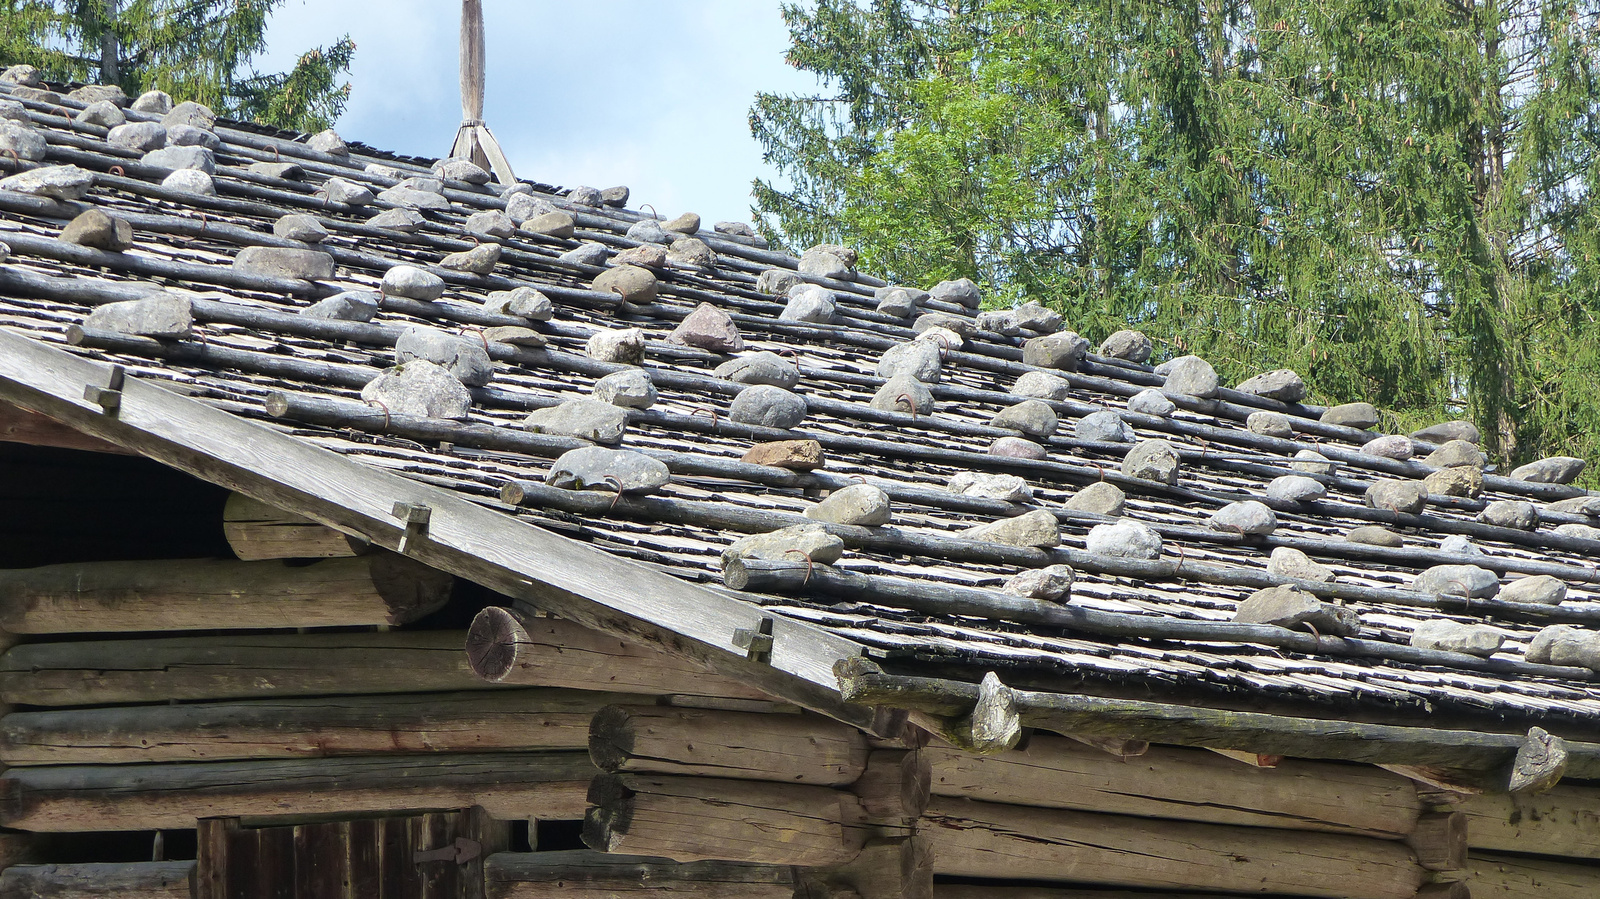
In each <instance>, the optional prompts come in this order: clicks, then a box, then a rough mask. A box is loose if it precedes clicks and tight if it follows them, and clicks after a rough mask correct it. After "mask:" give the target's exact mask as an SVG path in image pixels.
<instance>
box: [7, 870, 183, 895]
mask: <svg viewBox="0 0 1600 899" xmlns="http://www.w3.org/2000/svg"><path fill="white" fill-rule="evenodd" d="M193 877H194V862H192V861H177V862H124V863H117V864H105V863H101V864H79V865H18V866H15V867H10V868H7V869H5V872H4V873H0V899H189V896H190V892H191V884H192V882H193Z"/></svg>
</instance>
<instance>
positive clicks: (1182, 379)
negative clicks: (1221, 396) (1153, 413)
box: [1156, 356, 1221, 399]
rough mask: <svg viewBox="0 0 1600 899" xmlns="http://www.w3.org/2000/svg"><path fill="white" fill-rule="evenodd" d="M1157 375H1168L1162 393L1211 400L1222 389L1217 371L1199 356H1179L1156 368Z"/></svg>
mask: <svg viewBox="0 0 1600 899" xmlns="http://www.w3.org/2000/svg"><path fill="white" fill-rule="evenodd" d="M1156 373H1157V374H1161V375H1166V378H1167V380H1166V383H1165V384H1163V385H1162V387H1161V389H1162V391H1163V392H1165V393H1169V394H1176V395H1178V396H1193V397H1199V398H1200V399H1210V398H1212V397H1214V396H1216V395H1217V390H1218V389H1219V388H1220V387H1221V382H1219V381H1218V380H1217V371H1216V369H1214V368H1212V367H1211V363H1209V362H1207V361H1206V360H1204V359H1201V358H1200V357H1199V356H1179V357H1178V358H1176V359H1173V360H1171V361H1169V362H1165V363H1162V364H1161V365H1160V366H1158V367H1157V368H1156Z"/></svg>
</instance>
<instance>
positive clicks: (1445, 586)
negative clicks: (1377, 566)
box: [1411, 565, 1500, 599]
mask: <svg viewBox="0 0 1600 899" xmlns="http://www.w3.org/2000/svg"><path fill="white" fill-rule="evenodd" d="M1411 589H1413V590H1415V591H1417V592H1418V593H1426V594H1428V595H1430V596H1466V597H1469V598H1471V599H1488V598H1489V597H1491V596H1494V595H1495V594H1496V593H1499V592H1500V578H1499V577H1497V576H1496V575H1495V573H1494V572H1492V571H1490V570H1489V569H1487V568H1479V567H1478V566H1476V565H1435V566H1433V567H1432V568H1429V569H1428V570H1426V571H1424V572H1422V573H1421V574H1419V575H1417V576H1416V578H1415V579H1414V580H1413V581H1412V582H1411Z"/></svg>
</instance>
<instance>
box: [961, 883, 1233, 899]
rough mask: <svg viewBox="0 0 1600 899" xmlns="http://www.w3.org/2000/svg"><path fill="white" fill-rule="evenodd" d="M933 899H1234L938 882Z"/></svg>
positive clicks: (1181, 894) (1190, 894) (1211, 896)
mask: <svg viewBox="0 0 1600 899" xmlns="http://www.w3.org/2000/svg"><path fill="white" fill-rule="evenodd" d="M933 899H1237V897H1232V896H1220V895H1216V894H1205V895H1201V894H1200V893H1187V892H1186V893H1147V892H1144V891H1142V890H1141V891H1140V892H1137V893H1129V892H1126V891H1123V890H1078V889H1057V888H1054V887H1010V886H990V885H982V886H979V885H974V884H965V883H941V884H936V885H935V886H934V888H933Z"/></svg>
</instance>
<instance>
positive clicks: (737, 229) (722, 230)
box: [711, 222, 756, 238]
mask: <svg viewBox="0 0 1600 899" xmlns="http://www.w3.org/2000/svg"><path fill="white" fill-rule="evenodd" d="M711 230H713V231H715V232H717V233H718V234H726V235H727V236H729V237H734V238H739V237H743V238H753V237H755V236H756V231H755V229H754V228H752V227H750V225H749V224H747V223H745V222H717V223H716V224H715V225H713V226H712V228H711Z"/></svg>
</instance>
